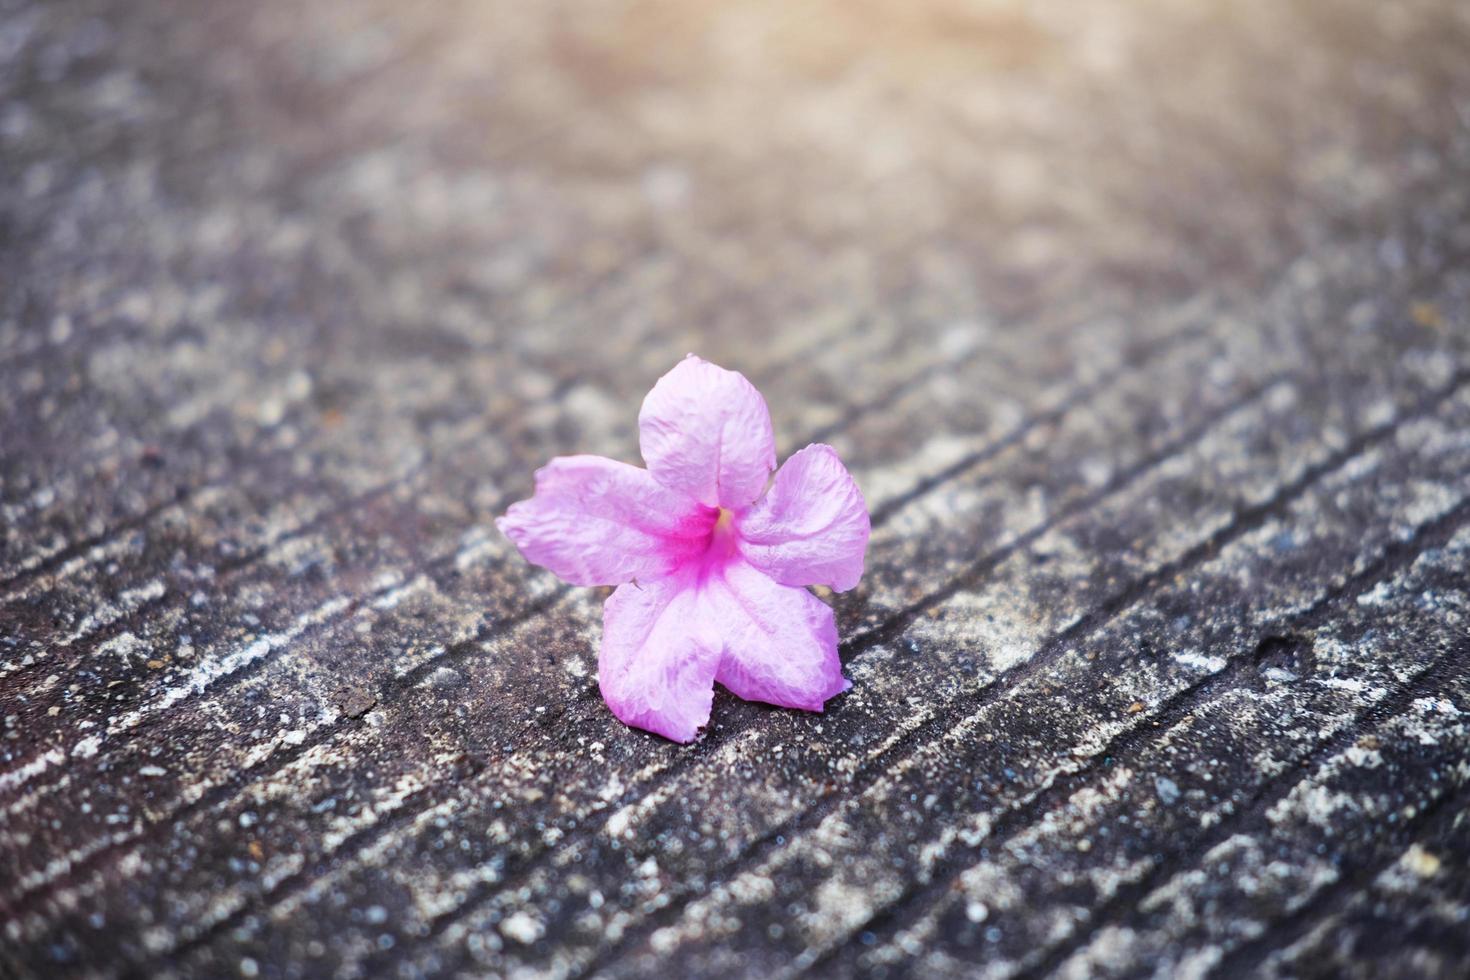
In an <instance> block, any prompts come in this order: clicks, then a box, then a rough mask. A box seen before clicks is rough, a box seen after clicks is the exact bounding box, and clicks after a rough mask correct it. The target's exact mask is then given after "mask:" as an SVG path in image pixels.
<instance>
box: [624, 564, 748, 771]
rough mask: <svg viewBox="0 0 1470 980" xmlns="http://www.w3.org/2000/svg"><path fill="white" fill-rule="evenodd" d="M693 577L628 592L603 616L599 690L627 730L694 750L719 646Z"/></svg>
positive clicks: (674, 577) (674, 578)
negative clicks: (701, 608)
mask: <svg viewBox="0 0 1470 980" xmlns="http://www.w3.org/2000/svg"><path fill="white" fill-rule="evenodd" d="M699 605H700V596H699V590H698V588H697V586H696V584H695V577H694V574H692V573H687V574H679V575H671V576H669V577H667V578H663V579H659V580H658V581H656V582H650V583H647V584H644V585H641V586H640V585H623V586H619V587H618V590H617V591H616V592H614V593H613V594H612V597H611V598H609V599H608V600H607V604H606V605H604V606H603V608H602V651H601V653H600V654H599V656H598V658H597V679H598V685H599V686H600V687H601V688H602V697H603V699H604V700H605V701H607V706H608V707H609V708H611V709H612V713H613V714H614V715H616V716H617V717H618V719H619V720H620V721H622V722H623V723H624V724H627V725H632V726H633V727H634V728H643V729H646V730H648V731H650V732H656V733H658V734H659V735H662V736H664V737H665V738H671V739H673V740H674V741H676V742H690V741H693V740H694V736H695V734H696V733H697V732H698V731H699V729H700V726H702V725H704V724H705V723H706V722H707V721H709V712H710V704H711V703H712V701H713V700H714V683H715V670H716V668H717V667H718V666H719V663H720V643H719V638H718V637H717V636H715V635H714V634H712V633H711V632H710V629H709V625H710V624H709V622H708V620H707V618H706V617H703V616H701V615H699V608H698V607H699Z"/></svg>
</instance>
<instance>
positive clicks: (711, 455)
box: [638, 354, 776, 509]
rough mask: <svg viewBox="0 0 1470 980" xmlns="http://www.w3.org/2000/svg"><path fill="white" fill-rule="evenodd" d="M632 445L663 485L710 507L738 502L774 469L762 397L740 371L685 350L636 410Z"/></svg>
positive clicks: (756, 493)
mask: <svg viewBox="0 0 1470 980" xmlns="http://www.w3.org/2000/svg"><path fill="white" fill-rule="evenodd" d="M638 433H639V445H640V446H641V448H642V450H643V460H644V462H645V463H647V464H648V470H649V472H650V473H652V474H653V476H654V478H655V479H657V480H658V481H659V482H660V483H662V484H663V485H664V486H666V487H668V488H669V489H670V490H677V491H679V492H681V493H684V494H687V495H689V496H691V497H693V498H694V499H695V500H698V501H699V502H700V503H703V504H708V505H710V506H712V507H713V506H716V505H718V506H721V507H729V508H731V509H735V508H739V507H745V506H746V505H748V504H749V503H750V502H751V501H753V500H755V498H756V497H759V496H760V493H761V491H762V490H764V489H765V486H766V480H767V479H768V478H769V477H770V475H771V470H773V469H775V468H776V442H775V437H774V436H773V435H772V432H771V414H770V412H769V411H767V410H766V402H765V399H764V398H762V397H761V394H760V392H758V391H756V390H755V386H754V385H752V384H751V383H750V382H749V381H747V380H745V376H744V375H741V374H738V373H736V372H734V371H727V370H725V369H724V368H722V367H718V366H716V365H714V364H711V363H709V362H708V361H705V360H701V359H700V358H698V357H695V356H694V355H693V354H690V355H689V356H688V357H686V358H684V360H682V361H680V362H679V363H678V364H677V365H676V366H675V367H674V369H673V370H672V371H670V372H669V373H668V374H666V375H664V376H663V377H662V378H659V379H658V383H657V384H655V385H654V386H653V390H652V391H650V392H649V393H648V397H647V398H645V399H644V400H643V409H642V410H641V411H640V412H639V413H638Z"/></svg>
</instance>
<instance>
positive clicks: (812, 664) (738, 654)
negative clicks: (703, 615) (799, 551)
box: [702, 560, 851, 711]
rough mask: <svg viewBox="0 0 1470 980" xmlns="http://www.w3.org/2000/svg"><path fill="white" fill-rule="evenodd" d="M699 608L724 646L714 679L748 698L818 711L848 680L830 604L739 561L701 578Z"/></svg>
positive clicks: (846, 685) (847, 685) (846, 684)
mask: <svg viewBox="0 0 1470 980" xmlns="http://www.w3.org/2000/svg"><path fill="white" fill-rule="evenodd" d="M702 604H703V605H704V607H705V608H706V609H708V610H709V615H710V619H711V621H712V622H713V623H714V625H715V629H717V630H718V632H719V635H720V639H721V641H722V642H723V644H724V649H725V654H724V656H723V657H722V658H721V659H720V667H719V671H718V672H717V673H716V674H715V680H717V681H719V682H720V683H721V684H723V685H725V687H727V688H729V690H730V691H731V693H733V694H735V695H737V696H738V697H742V698H744V699H745V700H747V701H765V702H766V703H768V704H778V705H781V706H782V707H786V708H805V709H806V710H807V711H821V710H822V705H823V704H824V703H825V702H826V700H827V699H828V698H830V697H832V696H834V695H837V694H841V693H842V692H843V691H845V690H847V689H848V687H849V686H851V685H850V684H849V683H848V680H847V678H845V677H843V676H842V663H841V662H840V661H839V660H838V659H837V626H836V624H835V623H834V622H833V620H832V610H831V609H830V608H828V607H827V605H826V604H825V603H823V602H822V601H821V600H819V599H818V598H817V597H816V596H814V595H812V594H811V593H810V592H808V591H807V590H806V589H796V588H792V587H791V586H787V585H781V584H779V583H777V582H773V581H772V580H771V579H770V578H768V577H766V575H765V574H763V573H762V572H761V571H760V570H759V569H756V568H753V567H751V566H750V565H747V564H746V563H745V562H743V561H738V560H737V561H734V562H731V563H730V564H729V565H727V566H725V568H724V569H723V572H722V573H720V574H716V575H714V576H712V577H711V578H710V580H709V581H708V582H707V583H706V586H705V592H704V597H703V603H702Z"/></svg>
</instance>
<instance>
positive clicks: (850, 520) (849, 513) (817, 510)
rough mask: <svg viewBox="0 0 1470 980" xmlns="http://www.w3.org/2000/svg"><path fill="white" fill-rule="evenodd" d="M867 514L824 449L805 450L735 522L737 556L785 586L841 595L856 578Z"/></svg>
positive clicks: (830, 452) (834, 456)
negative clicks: (817, 588)
mask: <svg viewBox="0 0 1470 980" xmlns="http://www.w3.org/2000/svg"><path fill="white" fill-rule="evenodd" d="M870 530H871V526H870V525H869V523H868V508H867V505H866V504H865V503H864V502H863V492H862V491H861V490H859V489H858V486H857V484H856V483H854V482H853V479H852V477H851V476H850V475H849V474H848V472H847V468H846V467H844V466H843V465H842V460H840V459H838V458H837V453H836V452H835V451H834V450H833V449H832V447H831V446H824V445H821V444H816V445H811V446H807V447H806V448H805V449H803V450H802V451H801V452H799V453H797V454H796V455H794V456H792V457H791V458H790V459H788V460H787V461H786V462H785V463H783V464H782V465H781V469H780V470H779V471H777V473H776V479H775V481H774V482H772V484H771V489H770V490H769V491H767V492H766V495H765V496H764V497H763V498H761V501H760V503H758V504H756V505H755V506H754V507H753V508H751V509H750V511H749V512H748V513H746V514H744V515H742V516H741V517H740V519H739V531H740V538H741V546H740V550H741V552H742V553H743V554H744V555H745V557H746V560H748V561H749V562H750V563H751V564H752V565H755V566H756V567H757V568H759V569H761V570H763V571H765V572H766V573H767V574H768V575H770V576H771V577H772V578H774V579H775V580H776V581H778V582H781V583H783V584H785V585H829V586H831V587H832V588H834V589H836V590H837V591H838V592H846V591H847V590H848V589H850V588H852V587H853V586H855V585H857V584H858V580H859V579H861V578H862V577H863V553H864V552H865V551H866V550H867V548H868V534H869V531H870Z"/></svg>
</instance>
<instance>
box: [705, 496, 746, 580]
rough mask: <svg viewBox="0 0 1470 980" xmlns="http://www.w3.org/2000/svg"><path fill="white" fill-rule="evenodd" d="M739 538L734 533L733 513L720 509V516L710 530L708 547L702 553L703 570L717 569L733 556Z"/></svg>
mask: <svg viewBox="0 0 1470 980" xmlns="http://www.w3.org/2000/svg"><path fill="white" fill-rule="evenodd" d="M739 537H740V536H739V535H738V534H737V533H736V531H735V512H734V511H732V510H730V509H729V508H726V507H721V508H720V516H719V518H718V519H716V521H715V526H714V527H713V528H712V529H711V530H710V534H709V546H708V547H706V548H705V551H704V567H705V569H706V570H709V569H712V568H717V567H719V566H720V565H723V564H724V563H725V562H726V561H727V560H728V559H729V558H730V556H731V555H733V554H735V549H736V547H737V545H738V542H739Z"/></svg>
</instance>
